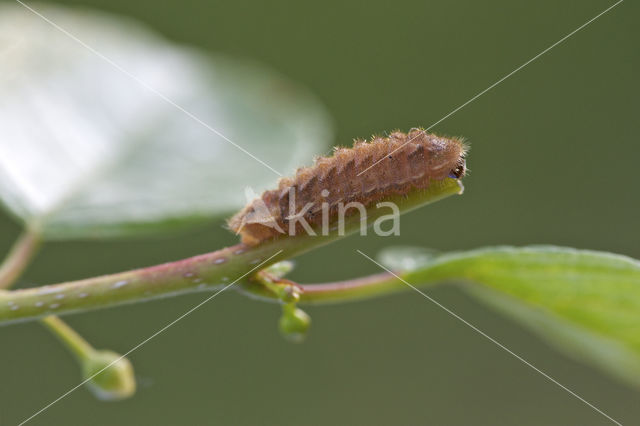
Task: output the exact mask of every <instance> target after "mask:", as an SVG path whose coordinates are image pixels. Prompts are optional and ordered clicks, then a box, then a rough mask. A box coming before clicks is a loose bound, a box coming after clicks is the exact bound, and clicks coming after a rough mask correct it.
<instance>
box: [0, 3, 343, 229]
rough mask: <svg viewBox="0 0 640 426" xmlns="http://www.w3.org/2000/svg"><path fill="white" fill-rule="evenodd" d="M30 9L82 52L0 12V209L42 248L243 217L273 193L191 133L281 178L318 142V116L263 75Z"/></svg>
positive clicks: (94, 22) (324, 126)
mask: <svg viewBox="0 0 640 426" xmlns="http://www.w3.org/2000/svg"><path fill="white" fill-rule="evenodd" d="M32 6H33V7H34V8H35V9H36V10H37V11H38V12H39V13H41V14H42V15H43V16H45V17H46V18H47V19H49V20H50V21H52V22H54V23H55V24H56V25H58V26H59V27H60V28H62V29H64V30H65V31H67V32H69V33H70V34H72V35H73V36H74V37H77V39H79V40H81V41H82V43H85V44H86V46H83V45H82V44H81V43H79V42H78V41H76V40H74V39H72V38H71V37H69V35H67V34H64V33H63V32H62V31H60V30H59V29H56V28H54V26H52V25H51V24H50V23H48V22H46V21H45V20H43V19H42V18H41V17H38V16H36V15H35V14H34V13H32V12H31V11H29V10H27V9H26V8H24V7H22V6H20V5H19V4H17V3H12V4H4V5H2V6H0V46H2V47H1V48H2V50H1V51H0V201H2V203H3V204H4V205H5V206H6V207H7V208H8V210H9V211H10V212H11V213H12V214H13V215H15V216H16V217H18V218H20V219H21V220H23V221H24V222H26V223H29V224H33V223H39V224H41V226H42V228H43V230H44V233H45V237H46V238H71V237H87V236H97V235H100V236H102V235H121V234H128V233H130V232H133V231H139V230H150V229H155V228H157V227H162V228H165V227H168V226H170V225H178V224H182V223H184V222H185V221H187V222H188V221H190V220H192V219H203V218H210V217H220V216H221V215H226V214H229V213H232V212H233V211H234V210H235V209H237V208H238V207H240V206H242V205H244V203H245V201H246V199H245V192H244V188H245V187H247V186H250V187H251V188H252V189H253V190H255V191H256V192H260V191H261V190H262V189H264V188H266V187H269V186H272V185H273V184H274V183H275V182H276V180H277V179H278V175H277V174H276V173H274V172H273V171H272V170H270V169H269V168H267V167H266V166H265V165H263V164H261V163H260V162H258V161H257V160H256V159H254V158H252V157H251V156H250V155H248V154H247V153H245V152H243V151H242V150H240V149H238V147H236V146H234V145H233V144H232V143H230V142H228V141H226V140H225V139H224V138H222V137H221V136H220V135H218V134H216V133H215V132H213V131H212V130H210V129H208V128H207V127H206V126H205V125H203V123H205V124H206V125H207V126H210V127H211V128H213V129H215V130H216V131H218V132H220V133H221V134H223V135H224V136H225V137H227V138H228V139H230V140H231V141H233V142H234V143H235V144H237V145H239V146H240V147H242V148H243V149H244V150H246V151H248V152H249V153H250V154H251V155H253V156H255V157H256V158H258V159H260V160H261V161H263V162H264V163H266V164H268V165H269V166H270V167H272V168H273V169H275V170H276V171H277V172H279V173H281V174H283V175H287V174H290V173H291V172H292V170H293V169H294V168H295V167H296V166H299V165H302V164H305V163H308V162H309V160H310V159H311V158H312V157H313V156H314V155H315V154H319V153H322V152H324V151H325V150H326V148H327V146H328V145H329V144H330V142H331V135H330V133H331V132H330V126H329V124H328V117H327V114H326V112H325V110H324V109H323V107H322V106H321V105H320V104H319V103H318V101H317V100H316V99H315V98H314V97H313V96H312V95H310V93H308V92H307V91H306V90H304V89H303V88H301V87H300V86H297V85H294V84H292V83H291V82H289V81H288V80H286V79H285V78H283V77H282V76H280V75H278V74H276V73H274V72H273V71H270V70H267V69H265V68H264V67H262V66H259V65H257V64H253V63H248V62H244V61H238V60H232V59H229V58H226V57H223V56H215V57H206V56H204V55H202V54H200V53H198V52H196V51H194V50H191V49H186V48H184V47H180V46H176V45H174V44H172V43H169V42H168V41H166V40H163V39H161V38H160V37H158V36H157V35H155V34H153V33H152V32H150V31H149V30H147V29H146V28H144V27H142V26H140V25H139V24H136V23H134V22H131V21H129V20H123V19H120V18H115V17H113V16H109V15H106V14H102V13H96V12H88V11H81V10H77V9H65V8H61V7H52V6H44V5H38V4H35V5H32ZM87 46H90V47H91V49H94V50H95V52H92V51H91V50H90V49H89V48H88V47H87ZM96 52H98V54H96ZM100 55H103V57H100ZM105 58H108V60H105ZM114 64H115V65H114ZM118 67H121V68H122V69H118ZM123 70H124V71H125V72H123ZM163 97H164V98H163ZM171 103H175V105H172V104H171ZM176 105H177V106H176ZM181 108H183V109H184V110H185V111H188V113H185V111H183V110H181ZM189 114H193V115H194V116H195V117H197V119H194V118H193V117H190V116H189ZM198 119H199V120H201V121H202V122H198Z"/></svg>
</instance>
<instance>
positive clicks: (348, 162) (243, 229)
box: [228, 129, 467, 245]
mask: <svg viewBox="0 0 640 426" xmlns="http://www.w3.org/2000/svg"><path fill="white" fill-rule="evenodd" d="M466 151H467V147H466V145H465V144H464V142H463V141H462V140H461V139H457V138H445V137H440V136H436V135H434V134H429V133H427V132H426V131H424V130H421V129H412V130H411V131H409V133H403V132H399V131H396V132H393V133H391V134H390V135H389V136H388V137H373V138H372V139H371V141H370V142H367V141H364V140H356V141H355V143H354V145H353V148H335V150H334V153H333V155H332V156H329V157H318V158H316V159H315V162H314V165H312V166H310V167H303V168H300V169H298V170H297V171H296V173H295V176H294V177H291V178H289V177H286V178H282V179H280V181H279V183H278V188H277V189H274V190H268V191H265V192H264V193H263V194H262V196H261V197H259V198H256V199H254V200H252V201H250V202H249V203H248V204H247V205H246V206H245V207H244V208H243V209H242V210H241V211H239V212H238V213H237V214H236V215H234V216H233V217H232V218H231V219H230V220H229V221H228V225H229V228H230V229H231V230H232V231H234V232H235V233H236V234H239V235H240V236H241V240H242V243H244V244H247V245H257V244H260V243H261V242H263V241H265V240H269V239H273V238H277V237H279V236H281V235H283V234H286V233H289V234H290V235H291V234H292V233H293V234H296V233H300V232H304V230H305V229H304V227H302V226H300V223H301V222H302V221H301V220H300V219H304V220H305V221H306V222H307V223H308V224H309V225H311V227H314V226H318V225H320V223H321V222H322V221H323V220H327V219H323V214H320V213H326V212H328V216H329V219H328V220H329V221H330V220H331V219H333V218H335V217H336V216H337V214H338V206H339V205H340V203H343V204H342V205H343V206H344V204H347V203H351V202H359V203H361V204H362V205H364V207H365V208H367V207H368V206H370V205H373V204H375V203H377V202H379V201H381V200H384V199H385V198H388V197H389V196H392V195H404V194H407V193H408V192H409V191H411V190H413V189H415V188H418V189H420V188H427V187H428V186H429V182H431V181H432V180H442V179H445V178H447V177H449V178H453V179H460V178H462V177H463V176H464V174H465V171H466V162H465V154H466ZM323 203H325V209H326V211H323V210H322V207H321V206H322V205H323ZM327 207H328V208H327ZM351 210H352V214H353V213H354V212H356V211H357V210H355V209H351ZM294 218H297V219H298V220H297V223H294V225H295V226H294V227H293V232H291V230H290V229H289V228H290V227H289V222H290V221H291V220H293V219H294ZM287 231H289V232H287Z"/></svg>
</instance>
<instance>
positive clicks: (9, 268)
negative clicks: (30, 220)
mask: <svg viewBox="0 0 640 426" xmlns="http://www.w3.org/2000/svg"><path fill="white" fill-rule="evenodd" d="M39 247H40V234H39V232H38V231H37V230H36V229H35V228H27V229H26V230H25V231H24V232H23V233H22V235H20V237H19V238H18V240H17V241H16V242H15V243H14V244H13V246H12V247H11V250H9V254H8V255H7V257H6V258H5V260H4V261H3V262H2V266H0V289H3V288H4V289H6V288H9V287H11V286H12V285H13V283H14V282H15V281H16V280H17V279H18V277H19V276H20V275H21V274H22V272H24V270H25V268H26V267H27V265H28V264H29V262H30V261H31V259H32V258H33V256H34V255H35V253H36V252H37V250H38V248H39Z"/></svg>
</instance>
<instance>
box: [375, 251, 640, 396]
mask: <svg viewBox="0 0 640 426" xmlns="http://www.w3.org/2000/svg"><path fill="white" fill-rule="evenodd" d="M401 253H405V256H406V250H405V251H404V252H399V253H398V252H396V253H394V252H393V251H389V250H388V251H387V252H386V254H384V255H383V256H382V260H385V259H386V260H388V259H389V258H390V257H391V258H393V256H396V257H398V255H399V254H401ZM414 260H416V263H420V262H421V261H420V257H419V254H418V255H416V257H415V258H414ZM405 261H406V259H405ZM404 278H405V279H406V280H407V281H408V282H409V283H411V284H414V285H418V284H427V283H435V282H442V281H456V282H466V283H468V285H466V286H465V287H464V288H466V289H467V290H468V291H470V292H471V294H473V295H476V296H478V297H479V298H480V299H481V300H483V301H485V302H488V303H489V304H490V305H491V306H493V307H495V308H498V309H499V310H501V311H502V312H504V313H506V314H508V315H510V316H512V317H513V318H515V319H516V320H518V321H520V322H521V323H522V324H524V325H525V326H527V327H529V328H530V329H532V330H533V331H534V332H536V333H538V334H539V335H540V336H541V337H543V338H545V339H546V340H547V341H548V342H549V343H551V344H553V345H555V346H556V347H558V348H559V349H561V350H563V351H564V352H565V353H566V354H568V355H569V356H572V357H574V358H578V359H581V360H584V361H588V362H591V363H595V364H597V365H598V366H600V367H602V368H604V369H605V370H607V371H608V372H610V373H613V374H614V375H616V376H617V377H619V378H621V379H623V380H625V381H627V382H630V383H633V384H635V385H640V262H639V261H637V260H635V259H631V258H629V257H625V256H621V255H615V254H611V253H603V252H596V251H588V250H577V249H571V248H561V247H551V246H532V247H524V248H514V247H495V248H484V249H479V250H473V251H469V252H460V253H451V254H445V255H440V256H437V257H435V258H434V257H430V258H427V259H426V260H425V261H422V262H421V264H420V266H416V267H414V268H411V270H410V271H407V272H406V273H405V275H404Z"/></svg>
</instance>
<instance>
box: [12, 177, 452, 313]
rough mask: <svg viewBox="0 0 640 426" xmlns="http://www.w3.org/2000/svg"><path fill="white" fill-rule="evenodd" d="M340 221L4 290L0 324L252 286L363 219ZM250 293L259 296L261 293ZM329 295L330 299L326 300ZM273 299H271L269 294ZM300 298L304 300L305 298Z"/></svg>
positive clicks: (437, 192) (422, 195)
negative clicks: (262, 271)
mask: <svg viewBox="0 0 640 426" xmlns="http://www.w3.org/2000/svg"><path fill="white" fill-rule="evenodd" d="M460 192H461V183H460V182H459V181H458V180H455V179H444V180H442V181H434V182H433V183H432V184H431V185H430V186H429V188H427V189H421V190H419V191H418V190H416V191H415V192H414V193H412V194H407V195H403V196H397V197H390V198H389V199H388V201H390V202H394V203H395V204H396V205H397V206H398V207H399V209H400V211H408V210H411V209H414V208H416V207H419V206H421V205H424V204H428V203H431V202H434V201H438V200H440V199H442V198H445V197H447V196H449V195H453V194H459V193H460ZM382 216H388V211H387V210H382V209H374V210H372V211H368V212H367V218H366V219H367V221H373V220H376V219H377V218H379V217H382ZM344 222H345V227H344V230H345V233H344V234H340V232H339V230H337V229H333V230H332V231H331V232H330V233H329V234H328V235H307V234H300V235H296V236H292V237H287V236H284V237H281V238H277V239H274V240H271V241H268V242H264V243H262V244H260V245H257V246H246V245H243V244H239V245H236V246H233V247H228V248H224V249H221V250H218V251H215V252H212V253H207V254H203V255H199V256H195V257H191V258H188V259H184V260H179V261H176V262H169V263H165V264H162V265H156V266H151V267H148V268H142V269H136V270H133V271H127V272H121V273H117V274H111V275H104V276H100V277H94V278H88V279H84V280H79V281H72V282H66V283H61V284H56V285H49V286H44V287H38V288H30V289H20V290H15V291H11V292H3V293H0V323H7V322H12V321H25V320H33V319H35V318H40V317H43V316H47V315H51V314H52V313H56V314H66V313H70V312H79V311H83V310H87V309H97V308H101V307H107V306H113V305H118V304H122V303H133V302H139V301H144V300H150V299H154V298H159V297H166V296H172V295H177V294H182V293H188V292H193V291H205V290H215V289H219V288H222V287H224V286H228V285H229V284H231V283H234V282H237V285H236V287H238V288H240V289H242V287H251V286H252V285H253V284H252V280H251V278H252V277H251V276H250V275H248V272H249V271H253V270H255V269H256V266H258V265H259V266H260V268H265V267H267V266H270V265H272V264H274V263H276V262H279V261H282V260H285V259H288V258H291V257H293V256H296V255H299V254H301V253H303V252H305V251H308V250H311V249H313V248H316V247H319V246H321V245H324V244H327V243H329V242H331V241H334V240H336V239H338V238H341V237H343V236H344V235H346V234H349V233H352V232H355V231H356V230H358V229H360V226H361V222H362V221H361V218H360V216H359V215H353V216H348V217H347V218H345V221H344ZM395 281H397V280H394V282H395ZM254 284H255V283H254ZM364 284H367V285H364ZM386 286H393V287H395V286H397V282H395V283H390V282H388V280H385V281H384V282H379V281H378V280H373V281H371V282H368V281H366V280H365V281H362V282H358V284H350V285H346V286H344V285H343V286H342V287H335V288H334V290H332V291H329V292H328V289H329V288H325V289H324V290H323V289H321V288H317V287H312V288H311V289H310V292H309V296H306V299H307V300H309V299H310V298H311V297H314V298H315V299H316V300H320V299H323V298H324V299H327V300H328V299H336V297H335V295H337V294H340V295H341V296H340V297H342V298H352V297H364V296H365V295H366V294H369V293H372V292H376V291H377V292H379V291H382V290H383V289H384V288H386ZM263 289H264V288H263ZM249 293H258V295H260V294H259V293H260V291H259V290H258V291H249ZM328 293H331V294H333V295H334V296H327V294H328ZM312 295H313V296H312ZM271 297H272V298H273V294H272V293H271ZM302 299H303V301H304V300H305V296H304V294H303V298H302ZM309 301H311V300H309Z"/></svg>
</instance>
